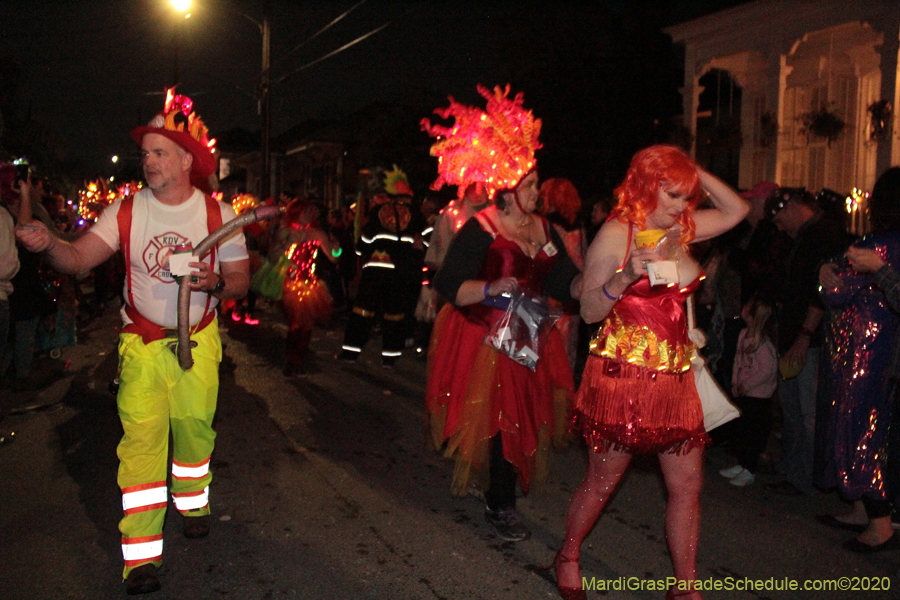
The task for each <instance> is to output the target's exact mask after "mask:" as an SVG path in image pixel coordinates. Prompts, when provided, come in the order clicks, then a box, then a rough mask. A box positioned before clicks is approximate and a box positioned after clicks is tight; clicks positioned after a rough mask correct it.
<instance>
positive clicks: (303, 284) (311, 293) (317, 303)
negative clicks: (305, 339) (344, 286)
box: [281, 277, 332, 329]
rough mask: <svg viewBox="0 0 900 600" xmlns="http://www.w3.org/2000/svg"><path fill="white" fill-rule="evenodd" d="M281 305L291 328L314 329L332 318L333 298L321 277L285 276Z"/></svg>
mask: <svg viewBox="0 0 900 600" xmlns="http://www.w3.org/2000/svg"><path fill="white" fill-rule="evenodd" d="M281 307H282V309H283V310H284V315H285V317H286V318H287V321H288V327H290V328H291V329H312V326H313V325H325V324H327V323H328V320H329V319H330V318H331V307H332V299H331V294H330V293H329V292H328V286H327V285H325V282H324V281H322V280H321V279H317V278H315V277H313V278H311V279H301V278H296V279H291V278H285V280H284V287H283V294H282V297H281Z"/></svg>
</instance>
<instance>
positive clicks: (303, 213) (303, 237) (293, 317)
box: [278, 200, 340, 377]
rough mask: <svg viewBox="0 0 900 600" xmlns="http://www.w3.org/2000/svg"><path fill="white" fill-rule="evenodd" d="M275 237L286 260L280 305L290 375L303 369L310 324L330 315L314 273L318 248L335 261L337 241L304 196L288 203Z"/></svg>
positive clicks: (323, 286)
mask: <svg viewBox="0 0 900 600" xmlns="http://www.w3.org/2000/svg"><path fill="white" fill-rule="evenodd" d="M278 240H279V242H280V243H281V248H282V249H283V252H284V255H285V256H286V257H287V263H288V268H287V272H286V273H285V277H284V284H283V287H282V297H281V308H282V311H283V312H284V316H285V318H286V319H287V322H288V332H287V337H286V339H285V348H284V357H285V366H284V371H283V373H284V375H285V377H291V376H294V375H299V374H302V373H303V359H304V358H305V357H306V351H307V349H308V348H309V342H310V339H311V337H312V328H313V325H322V326H324V325H326V324H327V323H328V321H329V319H330V318H331V308H332V299H331V294H330V293H329V292H328V286H327V285H326V283H325V281H323V280H322V279H319V278H318V277H317V276H316V259H317V257H318V255H319V253H320V251H321V252H322V253H324V256H325V257H327V259H328V260H330V261H331V262H336V261H337V258H336V257H335V253H336V251H337V249H338V248H339V247H340V245H339V244H338V242H337V240H335V239H333V238H331V237H329V236H328V234H326V233H325V232H324V231H323V230H322V229H321V227H320V226H319V210H318V208H317V207H316V206H315V205H313V204H311V203H309V202H306V201H304V200H294V201H293V202H292V203H291V204H290V205H288V207H287V209H286V210H285V214H284V220H283V225H282V227H281V229H280V230H279V232H278ZM338 254H339V253H338Z"/></svg>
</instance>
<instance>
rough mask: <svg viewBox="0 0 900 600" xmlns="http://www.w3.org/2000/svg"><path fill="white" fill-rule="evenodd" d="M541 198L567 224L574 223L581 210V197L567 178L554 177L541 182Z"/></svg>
mask: <svg viewBox="0 0 900 600" xmlns="http://www.w3.org/2000/svg"><path fill="white" fill-rule="evenodd" d="M541 198H543V199H544V202H546V203H547V207H548V208H549V209H550V210H551V211H554V210H555V211H556V212H557V213H559V216H560V217H562V218H563V220H564V221H565V222H566V223H568V224H569V225H573V224H574V223H575V219H576V218H577V217H578V211H579V210H581V197H580V196H579V195H578V190H577V189H575V186H574V185H573V184H572V182H571V181H569V180H568V179H564V178H562V177H554V178H552V179H548V180H547V181H545V182H544V183H542V184H541Z"/></svg>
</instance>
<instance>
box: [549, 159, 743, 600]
mask: <svg viewBox="0 0 900 600" xmlns="http://www.w3.org/2000/svg"><path fill="white" fill-rule="evenodd" d="M704 193H705V194H708V196H709V199H710V200H711V201H712V204H713V208H711V209H705V210H697V207H698V205H699V204H700V202H701V199H702V198H703V196H704V195H705V194H704ZM616 196H617V198H618V205H617V206H616V208H615V209H614V210H613V212H612V214H611V216H610V219H609V221H607V223H606V224H605V225H604V226H603V227H602V228H601V229H600V232H599V233H598V234H597V237H596V238H595V239H594V241H593V242H592V243H591V246H590V248H589V249H588V253H587V257H586V260H585V271H584V278H585V279H584V292H583V294H582V298H581V316H582V317H583V318H584V320H585V321H587V322H588V323H598V322H600V326H599V329H598V331H597V333H596V334H595V335H594V338H593V339H592V340H591V346H590V356H589V357H588V361H587V365H586V366H585V370H584V375H583V377H582V381H581V386H580V388H579V390H578V393H577V394H576V397H575V411H574V416H573V423H574V427H575V429H576V430H578V431H580V432H581V433H582V434H583V435H584V438H585V440H586V441H587V444H588V447H589V448H590V450H591V452H590V453H589V455H590V459H589V465H588V471H587V474H586V476H585V478H584V481H583V482H582V483H581V485H580V486H579V487H578V489H577V490H576V492H575V493H574V495H573V496H572V501H571V503H570V505H569V510H568V512H567V514H566V537H565V540H564V542H563V546H562V548H561V549H560V551H559V553H558V554H557V556H556V560H555V561H554V566H555V569H556V575H557V584H558V587H559V591H560V594H561V595H562V596H563V597H565V598H584V597H585V592H584V590H583V589H581V574H580V569H579V565H578V559H579V556H580V550H581V544H582V542H583V541H584V538H585V536H586V535H587V534H588V532H589V531H590V530H591V528H592V527H593V525H594V523H595V522H596V520H597V518H598V517H599V516H600V512H601V511H602V509H603V505H604V504H605V503H606V501H607V499H608V498H609V497H610V495H611V494H612V492H613V491H614V490H615V488H616V485H617V484H618V482H619V480H620V478H621V477H622V474H623V473H624V472H625V470H626V468H627V467H628V464H629V462H630V460H631V457H632V456H633V455H634V454H635V453H656V454H657V455H658V457H659V461H660V466H661V468H662V473H663V477H664V479H665V482H666V487H667V489H668V503H667V505H666V521H665V523H666V525H665V527H666V539H667V541H668V545H669V551H670V553H671V556H672V564H673V568H674V572H675V577H676V578H677V580H678V584H677V585H676V586H674V587H673V588H671V589H670V590H669V595H668V596H667V597H679V598H685V599H688V598H690V599H691V600H696V599H697V598H699V597H700V594H699V593H698V592H696V591H694V590H692V589H691V588H690V584H691V583H692V582H693V580H695V579H696V553H697V539H698V536H699V531H700V528H699V508H700V502H699V501H700V489H701V487H702V479H703V477H702V476H703V450H704V448H705V446H706V445H707V443H708V437H707V435H706V431H705V430H704V427H703V409H702V406H701V404H700V398H699V396H698V395H697V389H696V387H695V385H694V378H693V376H692V374H691V372H690V359H691V356H692V355H693V352H694V347H693V344H692V343H691V341H690V340H689V339H688V335H687V333H688V332H687V324H686V319H685V313H684V301H685V300H686V298H687V296H688V295H689V294H690V293H691V292H693V291H694V290H695V289H696V288H697V286H698V285H699V282H700V279H702V273H701V270H700V266H699V265H698V264H697V262H696V261H695V260H694V259H693V258H692V257H691V255H690V253H689V252H688V250H687V244H688V243H690V242H692V241H700V240H705V239H709V238H712V237H715V236H717V235H719V234H721V233H723V232H725V231H728V230H729V229H731V228H732V227H734V226H735V225H737V224H738V223H739V222H740V221H741V220H742V219H743V218H744V216H745V215H746V213H747V210H748V207H747V205H746V203H745V202H744V201H743V200H742V199H741V198H740V197H739V196H738V195H737V194H736V193H735V192H734V191H733V190H732V189H731V188H729V187H728V186H727V185H726V184H724V183H723V182H721V181H720V180H718V179H716V178H715V177H713V176H712V175H710V174H709V173H707V172H705V171H703V170H702V169H700V168H699V167H698V166H697V165H696V163H694V161H693V160H691V159H690V157H688V156H687V155H686V154H685V153H684V152H682V151H681V150H680V149H678V148H674V147H671V146H652V147H650V148H646V149H644V150H642V151H640V152H638V153H637V154H636V155H635V156H634V158H633V159H632V162H631V166H630V168H629V170H628V173H627V174H626V176H625V180H624V182H623V183H622V185H621V186H620V187H619V188H618V189H617V190H616ZM645 230H646V231H650V230H662V231H661V232H660V233H662V232H665V235H664V237H663V238H662V241H661V242H660V243H659V245H658V246H656V245H655V244H651V245H650V246H649V247H639V245H638V244H637V243H636V241H635V240H636V238H640V237H641V236H640V235H637V234H638V233H639V232H641V231H645ZM663 248H668V250H665V251H664V250H663ZM663 260H666V261H667V262H668V263H669V264H668V266H669V267H674V269H675V270H674V273H675V277H674V281H672V282H671V283H670V284H669V285H666V284H660V285H655V286H652V285H651V284H650V281H649V279H648V264H649V263H656V264H651V265H650V266H651V268H656V267H657V266H658V265H659V261H663Z"/></svg>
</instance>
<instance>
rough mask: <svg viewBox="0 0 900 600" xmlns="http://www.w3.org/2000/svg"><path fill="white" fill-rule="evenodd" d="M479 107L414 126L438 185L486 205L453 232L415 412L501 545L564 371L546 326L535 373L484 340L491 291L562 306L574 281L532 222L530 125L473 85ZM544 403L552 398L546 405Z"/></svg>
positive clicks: (510, 105)
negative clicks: (422, 400) (421, 411)
mask: <svg viewBox="0 0 900 600" xmlns="http://www.w3.org/2000/svg"><path fill="white" fill-rule="evenodd" d="M478 93H479V94H481V96H482V97H483V98H484V99H485V100H486V101H487V106H486V108H485V109H481V108H477V107H472V106H464V105H462V104H459V103H458V102H456V101H455V100H453V98H450V106H449V107H448V108H446V109H438V110H436V111H435V113H437V114H439V115H440V116H441V117H443V118H444V119H448V118H451V117H452V118H454V119H455V122H454V124H453V125H452V126H451V127H444V126H442V125H432V124H431V123H430V122H429V121H428V119H423V120H422V129H423V130H425V131H427V132H428V133H429V134H431V135H432V136H434V137H436V138H437V142H435V144H434V145H433V146H432V147H431V154H432V156H436V157H437V158H438V173H439V177H438V179H437V181H435V183H434V184H433V185H432V188H433V189H440V187H441V186H442V185H444V184H445V183H447V184H451V185H457V186H459V189H460V190H465V189H466V188H467V187H469V186H470V185H471V184H472V183H475V182H479V183H482V184H483V185H484V186H485V187H486V188H487V189H488V195H489V197H495V194H496V205H495V206H491V207H489V208H486V209H484V210H482V211H481V212H479V213H477V214H476V215H475V217H472V218H471V219H469V220H468V221H467V222H466V224H465V225H463V226H462V228H461V229H460V230H459V232H458V233H457V234H456V237H455V238H454V239H453V242H452V243H451V244H450V248H449V249H448V250H447V254H446V256H445V258H444V263H443V266H442V267H441V269H440V271H438V273H437V276H436V277H435V280H434V287H435V289H437V291H438V292H439V293H440V294H441V295H442V296H443V297H444V298H446V299H447V300H448V301H449V302H450V304H447V305H446V306H444V308H443V309H442V310H441V312H440V313H439V314H438V316H437V318H436V319H435V323H434V331H433V334H432V338H431V344H430V346H429V350H428V368H427V378H428V380H427V384H426V411H427V422H428V427H429V429H430V435H431V438H432V441H433V442H434V445H435V448H436V449H437V450H440V449H441V448H444V449H445V454H446V456H448V457H452V458H454V459H456V469H455V472H454V474H453V483H452V484H451V493H453V495H455V496H465V495H466V494H468V493H469V489H470V485H472V487H475V488H477V489H480V490H484V491H485V493H484V498H485V502H486V504H487V506H486V508H485V518H486V519H487V520H488V522H489V523H491V525H493V527H494V529H495V530H496V531H497V534H498V535H499V536H500V537H501V538H502V539H504V540H507V541H520V540H524V539H526V538H527V537H528V536H529V535H530V532H529V531H528V528H527V527H526V526H525V524H524V523H522V520H521V518H520V517H519V515H518V513H516V511H515V507H516V493H515V492H516V480H517V479H518V481H519V484H520V485H521V487H522V490H523V491H525V492H527V491H528V489H529V487H530V486H531V485H532V483H533V482H535V481H536V480H540V479H541V477H542V476H543V474H544V473H545V472H546V455H547V452H548V450H549V443H550V439H551V436H552V435H553V434H554V433H557V434H559V435H560V437H562V434H564V433H565V418H566V409H567V401H568V399H569V398H570V397H571V394H572V388H573V382H572V370H571V368H570V367H569V361H568V358H567V357H566V352H565V348H564V346H563V344H562V339H561V338H560V336H559V333H558V331H556V329H555V328H550V330H549V334H547V335H543V336H542V338H544V339H543V340H542V346H543V347H542V348H541V349H540V351H539V354H540V358H539V359H538V360H537V363H536V364H535V365H534V370H532V369H531V368H529V367H528V366H525V365H522V364H519V363H518V362H516V361H514V360H513V359H511V358H509V357H508V356H507V355H506V354H503V353H501V352H500V351H498V350H496V349H495V348H494V347H493V346H488V345H487V344H485V338H486V337H488V334H489V333H490V332H491V328H492V326H493V325H494V323H496V322H497V321H498V320H499V319H500V318H501V317H502V316H503V315H504V312H505V308H506V306H507V305H508V304H507V305H504V304H503V301H504V298H501V295H502V294H504V293H507V292H513V291H516V290H519V291H522V292H531V293H532V294H533V295H549V296H554V297H557V298H558V299H561V300H566V299H569V298H570V297H571V296H573V295H576V294H577V292H578V291H580V283H581V277H580V276H578V277H576V274H577V270H576V269H575V266H574V265H573V264H572V261H571V260H570V259H569V257H568V256H567V255H566V249H565V246H564V245H563V243H562V241H561V240H560V238H559V236H558V235H557V233H556V231H555V230H554V229H553V228H552V227H550V226H549V224H548V223H547V220H546V219H544V218H543V217H541V216H540V215H539V214H535V209H536V208H537V204H538V187H537V182H538V176H537V171H536V170H535V169H536V163H535V160H534V152H535V150H537V149H538V148H540V147H541V144H540V142H539V141H538V138H539V136H540V131H541V121H540V119H535V118H534V115H532V113H531V111H530V110H526V109H525V108H524V107H523V102H524V99H523V95H522V94H521V93H519V94H517V95H516V96H515V97H514V98H509V97H508V96H509V86H508V85H507V86H506V89H505V90H504V89H501V88H500V87H495V88H494V90H493V93H492V92H491V91H490V90H488V89H486V88H484V87H482V86H478ZM554 400H555V402H554Z"/></svg>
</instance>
